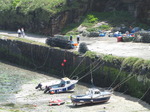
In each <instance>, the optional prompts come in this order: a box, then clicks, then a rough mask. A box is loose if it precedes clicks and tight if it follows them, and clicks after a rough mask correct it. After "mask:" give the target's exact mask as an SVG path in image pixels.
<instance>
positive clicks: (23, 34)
mask: <svg viewBox="0 0 150 112" xmlns="http://www.w3.org/2000/svg"><path fill="white" fill-rule="evenodd" d="M21 34H22V37H25V32H24V28H21Z"/></svg>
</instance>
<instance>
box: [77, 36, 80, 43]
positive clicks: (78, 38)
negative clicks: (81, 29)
mask: <svg viewBox="0 0 150 112" xmlns="http://www.w3.org/2000/svg"><path fill="white" fill-rule="evenodd" d="M79 41H80V36H79V35H77V43H78V44H79Z"/></svg>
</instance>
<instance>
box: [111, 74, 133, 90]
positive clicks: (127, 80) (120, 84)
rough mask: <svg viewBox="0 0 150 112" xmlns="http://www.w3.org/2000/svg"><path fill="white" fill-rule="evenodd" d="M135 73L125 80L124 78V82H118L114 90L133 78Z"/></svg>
mask: <svg viewBox="0 0 150 112" xmlns="http://www.w3.org/2000/svg"><path fill="white" fill-rule="evenodd" d="M134 76H135V75H132V76H129V77H127V78H126V79H125V80H123V81H122V82H120V83H119V84H117V85H116V86H115V87H114V88H113V90H115V89H116V88H117V87H119V86H121V85H122V84H124V83H125V82H127V81H128V80H130V79H131V78H133V77H134Z"/></svg>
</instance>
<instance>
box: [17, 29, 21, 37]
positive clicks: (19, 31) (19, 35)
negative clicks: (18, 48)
mask: <svg viewBox="0 0 150 112" xmlns="http://www.w3.org/2000/svg"><path fill="white" fill-rule="evenodd" d="M17 33H18V37H21V30H20V29H18V31H17Z"/></svg>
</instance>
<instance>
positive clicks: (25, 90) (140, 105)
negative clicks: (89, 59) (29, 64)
mask: <svg viewBox="0 0 150 112" xmlns="http://www.w3.org/2000/svg"><path fill="white" fill-rule="evenodd" d="M6 70H7V71H6ZM5 71H6V72H5ZM11 71H13V73H12V72H11ZM0 72H1V74H5V75H6V74H10V73H11V74H12V76H15V75H19V76H20V78H22V77H23V78H25V79H28V81H27V82H26V83H23V84H22V85H20V88H21V90H20V91H19V92H17V93H11V94H9V95H10V97H9V98H6V99H5V100H2V99H0V112H4V111H1V108H5V109H6V110H8V109H11V110H13V109H18V110H22V111H24V112H87V111H88V112H150V105H148V104H147V103H145V102H143V101H138V100H139V99H137V98H133V97H130V96H128V95H124V94H122V93H118V92H114V94H113V95H112V97H111V98H110V100H109V101H108V102H107V103H104V104H97V105H83V106H76V107H75V106H73V104H72V103H71V100H70V98H69V97H70V95H71V94H77V93H82V92H84V91H85V90H87V88H88V86H87V85H85V84H81V83H78V84H77V86H76V89H75V93H61V94H53V95H50V94H44V93H43V91H40V90H36V89H35V86H36V85H37V84H38V83H39V82H45V81H46V82H47V81H51V80H58V78H56V77H50V76H47V75H45V74H42V73H38V72H33V71H29V70H26V69H23V68H18V67H15V66H12V65H8V64H4V63H1V62H0ZM12 78H13V77H12ZM7 81H8V80H7ZM16 81H17V80H16ZM0 83H2V82H0ZM0 95H3V94H1V93H0ZM51 99H63V100H64V101H65V104H64V105H61V106H49V105H48V102H49V100H51ZM6 105H7V106H6ZM8 105H9V106H8ZM10 105H11V106H10ZM5 112H7V111H5Z"/></svg>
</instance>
